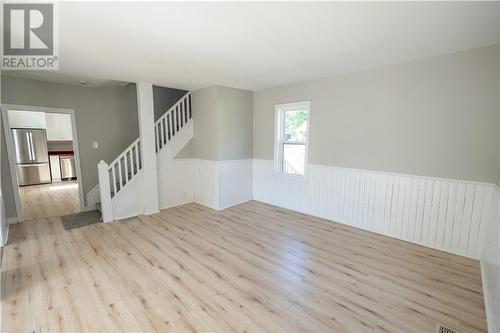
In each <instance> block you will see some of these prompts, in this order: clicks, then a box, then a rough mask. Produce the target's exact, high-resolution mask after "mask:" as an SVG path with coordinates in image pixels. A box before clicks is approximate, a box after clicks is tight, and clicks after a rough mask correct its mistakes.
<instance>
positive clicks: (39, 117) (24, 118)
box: [8, 110, 46, 128]
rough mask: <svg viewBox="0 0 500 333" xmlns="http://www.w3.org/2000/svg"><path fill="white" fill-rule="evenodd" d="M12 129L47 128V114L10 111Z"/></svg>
mask: <svg viewBox="0 0 500 333" xmlns="http://www.w3.org/2000/svg"><path fill="white" fill-rule="evenodd" d="M8 112H9V125H10V128H46V122H45V113H44V112H36V111H22V110H9V111H8Z"/></svg>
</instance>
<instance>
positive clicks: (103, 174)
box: [97, 161, 113, 222]
mask: <svg viewBox="0 0 500 333" xmlns="http://www.w3.org/2000/svg"><path fill="white" fill-rule="evenodd" d="M108 169H109V168H108V164H107V163H106V162H104V161H100V162H99V163H98V164H97V176H98V179H99V194H100V196H101V213H102V221H103V222H111V221H113V204H112V203H111V187H110V185H109V171H108Z"/></svg>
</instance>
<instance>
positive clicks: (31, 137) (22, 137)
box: [12, 128, 52, 185]
mask: <svg viewBox="0 0 500 333" xmlns="http://www.w3.org/2000/svg"><path fill="white" fill-rule="evenodd" d="M12 134H13V136H14V146H15V149H16V169H17V179H18V181H19V185H35V184H45V183H50V182H51V180H52V179H51V176H50V166H49V153H48V149H47V134H46V133H45V130H44V129H21V128H19V129H17V128H16V129H13V130H12Z"/></svg>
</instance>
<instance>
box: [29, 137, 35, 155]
mask: <svg viewBox="0 0 500 333" xmlns="http://www.w3.org/2000/svg"><path fill="white" fill-rule="evenodd" d="M29 133H30V150H31V160H32V161H35V160H36V155H35V148H34V145H33V133H32V132H29Z"/></svg>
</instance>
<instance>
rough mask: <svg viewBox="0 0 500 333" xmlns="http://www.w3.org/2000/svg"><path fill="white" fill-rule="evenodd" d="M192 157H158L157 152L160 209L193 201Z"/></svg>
mask: <svg viewBox="0 0 500 333" xmlns="http://www.w3.org/2000/svg"><path fill="white" fill-rule="evenodd" d="M195 167H196V163H195V161H194V160H192V159H177V160H172V159H168V158H160V153H159V154H158V171H157V175H158V197H159V201H158V203H159V206H160V209H166V208H170V207H175V206H179V205H184V204H187V203H190V202H193V201H194V180H195V179H194V174H195Z"/></svg>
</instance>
